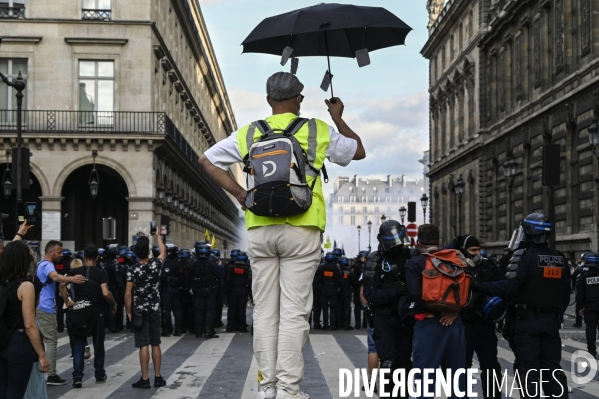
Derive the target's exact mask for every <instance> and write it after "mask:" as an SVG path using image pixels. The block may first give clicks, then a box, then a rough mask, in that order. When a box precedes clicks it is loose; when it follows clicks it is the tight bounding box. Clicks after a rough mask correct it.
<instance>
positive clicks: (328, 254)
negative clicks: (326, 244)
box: [324, 252, 337, 262]
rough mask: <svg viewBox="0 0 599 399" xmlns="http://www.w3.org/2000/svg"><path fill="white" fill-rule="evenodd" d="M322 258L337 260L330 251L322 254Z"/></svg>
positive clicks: (328, 260) (331, 260) (329, 260)
mask: <svg viewBox="0 0 599 399" xmlns="http://www.w3.org/2000/svg"><path fill="white" fill-rule="evenodd" d="M324 260H326V261H327V262H334V261H336V260H337V257H336V256H335V254H333V253H332V252H327V254H326V255H325V256H324Z"/></svg>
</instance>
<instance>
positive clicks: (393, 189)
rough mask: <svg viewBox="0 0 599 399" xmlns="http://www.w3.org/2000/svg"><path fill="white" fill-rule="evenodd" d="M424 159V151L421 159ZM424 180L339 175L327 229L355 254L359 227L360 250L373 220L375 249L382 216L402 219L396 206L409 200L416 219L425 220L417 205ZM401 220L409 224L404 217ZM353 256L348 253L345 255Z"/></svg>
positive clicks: (424, 189)
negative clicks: (414, 210) (413, 208)
mask: <svg viewBox="0 0 599 399" xmlns="http://www.w3.org/2000/svg"><path fill="white" fill-rule="evenodd" d="M423 162H426V154H425V157H424V159H423ZM427 189H428V184H427V182H426V181H425V179H417V180H409V179H407V178H406V176H403V175H402V176H401V177H398V178H394V177H392V176H387V179H384V180H381V179H369V178H360V177H359V176H357V175H356V176H354V177H353V178H352V179H350V178H349V177H338V178H337V179H336V180H335V184H334V189H333V190H334V191H333V194H331V195H330V196H329V197H328V201H327V202H328V203H327V206H328V210H327V219H328V220H327V231H326V234H327V235H329V236H330V237H331V238H334V239H335V240H336V241H337V242H338V244H339V245H341V244H344V245H345V248H346V249H351V250H352V251H354V250H355V253H356V254H357V253H358V245H357V244H358V230H357V228H358V226H360V227H361V229H362V230H361V233H360V236H361V240H360V244H361V249H362V250H364V249H367V247H368V222H369V221H370V222H372V232H371V234H372V238H371V239H372V240H374V241H372V242H373V243H372V247H373V248H374V249H376V244H374V242H376V235H377V234H378V229H379V227H380V225H381V217H382V216H383V215H384V216H385V217H386V218H387V219H394V220H397V221H399V222H401V219H400V216H399V208H401V207H402V206H404V207H406V208H407V207H408V202H416V222H417V223H418V224H420V223H422V222H423V221H424V214H423V210H422V207H421V204H420V198H421V197H422V194H424V193H427V194H428V190H427ZM404 223H405V224H407V223H408V219H407V216H406V218H405V220H404ZM349 255H351V256H353V255H354V254H353V252H349V253H348V256H349Z"/></svg>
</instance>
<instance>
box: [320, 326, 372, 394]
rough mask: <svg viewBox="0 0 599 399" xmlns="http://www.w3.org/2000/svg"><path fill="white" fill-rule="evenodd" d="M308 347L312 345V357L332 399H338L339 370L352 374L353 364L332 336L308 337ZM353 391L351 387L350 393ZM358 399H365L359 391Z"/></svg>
mask: <svg viewBox="0 0 599 399" xmlns="http://www.w3.org/2000/svg"><path fill="white" fill-rule="evenodd" d="M310 345H312V349H313V350H314V355H315V356H316V359H317V360H318V364H319V365H320V369H321V370H322V374H323V375H324V378H325V380H326V382H327V385H328V388H329V391H330V392H331V395H332V396H333V398H334V399H337V398H340V396H339V394H340V392H339V369H342V368H344V369H349V370H350V371H352V372H353V370H354V369H355V367H354V365H353V363H352V362H351V360H349V358H348V357H347V355H346V354H345V352H343V350H342V349H341V347H340V346H339V344H338V343H337V340H336V339H335V337H334V336H333V335H325V334H316V335H310ZM361 386H362V385H361V384H360V387H361ZM353 389H354V388H353V387H352V392H353ZM360 397H366V395H365V393H364V392H362V391H360Z"/></svg>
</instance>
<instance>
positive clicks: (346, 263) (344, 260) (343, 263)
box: [339, 256, 349, 266]
mask: <svg viewBox="0 0 599 399" xmlns="http://www.w3.org/2000/svg"><path fill="white" fill-rule="evenodd" d="M339 263H341V266H349V259H347V258H346V257H345V256H342V257H340V258H339Z"/></svg>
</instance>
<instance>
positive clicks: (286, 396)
mask: <svg viewBox="0 0 599 399" xmlns="http://www.w3.org/2000/svg"><path fill="white" fill-rule="evenodd" d="M276 399H310V395H308V394H307V393H303V392H302V391H297V393H296V394H295V395H292V394H290V393H289V392H287V391H285V390H283V389H281V390H279V391H277V397H276Z"/></svg>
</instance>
